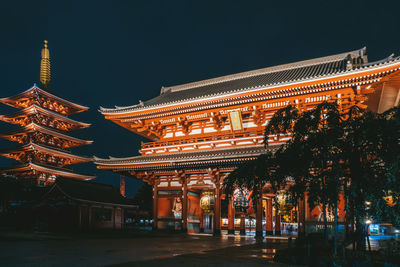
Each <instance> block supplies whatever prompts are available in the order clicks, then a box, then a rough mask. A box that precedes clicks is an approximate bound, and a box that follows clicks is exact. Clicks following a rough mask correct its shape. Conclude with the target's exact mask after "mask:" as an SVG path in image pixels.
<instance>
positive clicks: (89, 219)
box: [38, 178, 138, 231]
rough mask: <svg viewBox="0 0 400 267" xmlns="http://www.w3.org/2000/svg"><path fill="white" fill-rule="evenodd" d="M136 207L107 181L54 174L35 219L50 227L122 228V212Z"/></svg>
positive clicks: (57, 229) (123, 214)
mask: <svg viewBox="0 0 400 267" xmlns="http://www.w3.org/2000/svg"><path fill="white" fill-rule="evenodd" d="M137 210H138V206H136V205H133V204H132V202H130V201H129V200H127V199H126V198H124V197H123V196H122V195H121V194H120V192H119V190H118V189H117V188H115V187H113V186H111V185H105V184H100V183H95V182H90V181H79V180H74V179H65V178H57V180H56V182H55V184H54V185H53V186H52V187H51V188H50V190H49V191H48V192H47V193H46V194H45V195H44V197H43V200H42V201H41V203H40V205H39V207H38V221H39V223H40V224H41V225H42V228H47V229H49V230H54V231H76V230H83V231H85V230H96V229H123V228H124V227H125V219H126V218H125V217H126V216H125V214H128V213H129V214H131V215H132V214H136V212H137ZM130 221H131V220H130Z"/></svg>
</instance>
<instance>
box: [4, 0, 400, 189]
mask: <svg viewBox="0 0 400 267" xmlns="http://www.w3.org/2000/svg"><path fill="white" fill-rule="evenodd" d="M268 2H271V3H268ZM277 2H278V1H246V2H245V1H243V2H242V3H239V1H209V2H208V1H115V0H113V1H111V0H109V1H101V0H98V1H31V0H27V1H19V0H15V1H6V2H5V1H3V2H2V3H1V4H0V36H1V42H0V51H1V60H0V73H1V76H0V81H1V86H0V97H6V96H11V95H15V94H17V93H20V92H22V91H24V90H26V89H28V88H30V87H31V86H32V85H33V83H34V82H38V80H39V64H40V50H41V48H42V46H43V40H44V39H47V40H48V41H49V48H50V54H51V61H52V82H51V86H52V88H53V90H54V91H53V93H54V94H56V95H58V96H60V97H62V98H65V99H67V100H70V101H72V102H75V103H79V104H82V105H85V106H88V107H90V110H89V111H87V112H84V113H82V114H77V115H74V116H72V118H73V119H76V120H80V121H84V122H89V123H92V126H91V127H90V128H89V129H85V130H79V131H75V132H72V135H74V136H77V137H80V138H85V139H89V140H94V141H95V142H94V143H93V145H91V146H86V147H82V148H79V149H75V150H74V152H76V153H77V154H84V155H96V156H99V157H108V156H109V155H111V156H115V157H122V156H133V155H137V153H138V152H137V151H138V149H139V146H140V141H144V140H143V139H142V138H141V137H139V136H137V135H135V134H134V133H131V132H129V131H127V130H125V129H124V128H122V127H120V126H117V125H116V124H114V123H112V122H110V121H107V120H105V119H104V118H103V116H102V115H101V114H100V113H99V112H98V111H97V110H98V108H99V106H103V107H112V106H114V105H118V106H124V105H133V104H136V103H138V101H139V100H146V99H149V98H152V97H155V96H157V95H158V94H159V91H160V88H161V86H163V85H164V86H169V85H175V84H181V83H186V82H190V81H197V80H202V79H207V78H212V77H216V76H221V75H225V74H231V73H237V72H242V71H247V70H252V69H257V68H262V67H267V66H272V65H277V64H283V63H289V62H292V61H298V60H303V59H309V58H313V57H319V56H325V55H329V54H334V53H339V52H344V51H349V50H354V49H358V48H361V47H363V46H367V48H368V50H367V52H368V55H369V59H370V60H377V59H381V58H383V57H386V56H388V55H389V54H391V53H395V54H396V55H397V54H399V52H400V35H399V26H400V25H399V24H400V23H399V21H398V10H399V5H398V4H394V3H396V1H393V4H392V3H390V2H385V3H384V2H383V1H380V2H379V3H378V2H376V1H373V2H372V1H371V4H368V2H367V1H362V2H358V3H354V4H350V3H346V4H340V2H338V1H335V2H332V3H328V2H326V1H318V2H315V3H312V4H311V3H310V4H306V3H307V1H292V2H293V3H292V2H290V1H279V2H280V3H277ZM245 3H246V4H245ZM394 5H396V6H394ZM13 111H14V109H12V108H8V107H6V106H4V105H1V107H0V114H5V113H10V112H13ZM14 128H15V127H14ZM9 129H10V127H9V126H8V125H6V123H2V122H0V131H7V130H9ZM14 146H15V144H13V143H9V142H6V141H0V149H6V148H12V147H14ZM11 163H13V161H10V160H4V159H0V167H5V166H7V165H9V164H11ZM74 169H76V170H79V171H83V172H87V173H95V174H96V175H97V177H98V178H97V180H98V181H99V182H104V183H110V184H114V185H118V183H119V177H118V176H117V175H115V174H112V173H111V172H105V171H100V170H96V168H95V167H94V165H93V164H86V165H82V166H76V167H75V168H74ZM139 186H140V182H138V181H137V180H134V179H128V181H127V193H128V195H130V196H132V195H133V194H134V193H135V192H136V190H137V188H138V187H139Z"/></svg>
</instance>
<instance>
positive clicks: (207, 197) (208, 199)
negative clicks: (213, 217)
mask: <svg viewBox="0 0 400 267" xmlns="http://www.w3.org/2000/svg"><path fill="white" fill-rule="evenodd" d="M214 206H215V198H214V196H213V193H212V192H205V193H203V196H202V197H201V199H200V207H201V208H202V209H203V211H204V213H205V214H210V213H212V212H213V210H214Z"/></svg>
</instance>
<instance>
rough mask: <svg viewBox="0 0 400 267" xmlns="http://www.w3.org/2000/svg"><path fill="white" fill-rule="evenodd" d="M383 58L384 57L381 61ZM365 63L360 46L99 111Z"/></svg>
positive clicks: (342, 69)
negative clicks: (335, 53)
mask: <svg viewBox="0 0 400 267" xmlns="http://www.w3.org/2000/svg"><path fill="white" fill-rule="evenodd" d="M390 59H391V57H390ZM387 60H388V59H385V61H387ZM367 62H368V60H367V56H366V48H365V47H364V48H361V49H359V50H355V51H350V52H346V53H341V54H337V55H331V56H327V57H321V58H315V59H310V60H304V61H299V62H294V63H290V64H284V65H279V66H273V67H268V68H263V69H258V70H254V71H248V72H242V73H237V74H233V75H227V76H222V77H218V78H214V79H208V80H203V81H198V82H193V83H188V84H182V85H177V86H170V87H163V88H162V89H161V94H160V95H159V96H157V97H155V98H153V99H150V100H148V101H145V102H140V103H139V104H138V105H133V106H129V107H116V108H115V109H107V108H100V111H101V112H103V113H114V112H117V113H118V112H125V111H129V110H135V109H140V108H145V107H150V106H158V105H164V104H167V103H173V102H179V101H183V100H191V99H198V98H202V97H210V96H216V95H220V94H226V93H231V92H240V91H246V90H249V89H254V88H260V87H267V86H271V85H277V84H285V83H290V82H294V81H301V80H307V79H311V78H315V77H322V76H327V75H332V74H337V73H343V72H346V71H351V70H354V69H357V68H359V67H362V66H363V65H366V66H367V64H368V63H367ZM369 65H370V64H368V66H369Z"/></svg>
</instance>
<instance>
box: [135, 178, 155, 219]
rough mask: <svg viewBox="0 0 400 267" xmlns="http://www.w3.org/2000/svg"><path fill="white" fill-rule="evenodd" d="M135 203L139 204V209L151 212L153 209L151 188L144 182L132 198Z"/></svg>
mask: <svg viewBox="0 0 400 267" xmlns="http://www.w3.org/2000/svg"><path fill="white" fill-rule="evenodd" d="M133 201H134V203H135V204H137V205H139V208H140V210H142V211H147V212H150V213H151V212H152V211H153V188H152V187H151V186H150V185H148V184H147V183H144V184H143V185H142V187H140V188H139V190H138V192H137V193H136V195H135V197H134V198H133Z"/></svg>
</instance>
